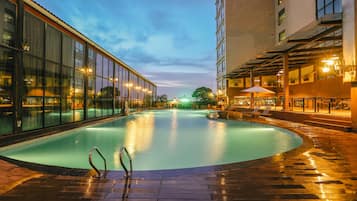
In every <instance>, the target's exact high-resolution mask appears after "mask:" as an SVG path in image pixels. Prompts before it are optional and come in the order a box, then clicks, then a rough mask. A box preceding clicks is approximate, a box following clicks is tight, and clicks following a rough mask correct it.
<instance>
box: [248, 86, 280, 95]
mask: <svg viewBox="0 0 357 201" xmlns="http://www.w3.org/2000/svg"><path fill="white" fill-rule="evenodd" d="M241 92H249V93H268V94H273V93H275V92H274V91H270V90H269V89H266V88H263V87H260V86H254V87H250V88H247V89H243V90H242V91H241Z"/></svg>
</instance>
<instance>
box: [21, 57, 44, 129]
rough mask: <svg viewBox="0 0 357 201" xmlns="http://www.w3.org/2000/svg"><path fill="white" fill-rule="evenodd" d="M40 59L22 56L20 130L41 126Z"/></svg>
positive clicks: (41, 84)
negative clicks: (22, 82)
mask: <svg viewBox="0 0 357 201" xmlns="http://www.w3.org/2000/svg"><path fill="white" fill-rule="evenodd" d="M42 71H43V68H42V60H41V59H37V58H35V57H31V56H26V55H25V56H24V91H23V92H24V94H23V101H22V107H23V114H22V130H24V131H26V130H33V129H38V128H42V122H43V116H42V115H43V109H42V107H43V96H44V91H43V74H42Z"/></svg>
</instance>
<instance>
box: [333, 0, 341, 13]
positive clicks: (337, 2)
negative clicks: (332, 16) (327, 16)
mask: <svg viewBox="0 0 357 201" xmlns="http://www.w3.org/2000/svg"><path fill="white" fill-rule="evenodd" d="M334 10H335V13H342V0H335V3H334Z"/></svg>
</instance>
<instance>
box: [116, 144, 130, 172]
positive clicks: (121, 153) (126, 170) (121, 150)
mask: <svg viewBox="0 0 357 201" xmlns="http://www.w3.org/2000/svg"><path fill="white" fill-rule="evenodd" d="M124 152H125V154H126V155H127V157H128V158H129V162H130V173H129V171H128V168H127V167H126V166H125V164H124V162H123V153H124ZM119 158H120V164H121V166H122V167H123V169H124V171H125V176H126V177H130V176H131V175H132V174H133V163H132V159H131V156H130V154H129V152H128V150H127V149H126V148H125V147H122V148H121V149H120V152H119Z"/></svg>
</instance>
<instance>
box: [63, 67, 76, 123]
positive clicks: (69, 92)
mask: <svg viewBox="0 0 357 201" xmlns="http://www.w3.org/2000/svg"><path fill="white" fill-rule="evenodd" d="M73 99H74V89H73V67H68V66H63V67H62V101H61V103H62V123H69V122H73V109H72V105H73Z"/></svg>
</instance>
